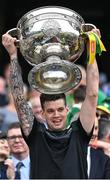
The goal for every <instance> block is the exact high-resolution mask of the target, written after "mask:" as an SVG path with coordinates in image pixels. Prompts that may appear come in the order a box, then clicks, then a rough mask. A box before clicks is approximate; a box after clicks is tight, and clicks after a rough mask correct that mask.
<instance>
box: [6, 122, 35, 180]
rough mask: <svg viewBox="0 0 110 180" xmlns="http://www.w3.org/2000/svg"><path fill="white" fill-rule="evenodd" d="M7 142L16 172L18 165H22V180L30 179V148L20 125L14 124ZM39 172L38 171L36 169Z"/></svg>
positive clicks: (9, 131) (10, 128)
mask: <svg viewBox="0 0 110 180" xmlns="http://www.w3.org/2000/svg"><path fill="white" fill-rule="evenodd" d="M7 140H8V144H9V147H10V152H11V157H12V160H13V163H14V167H15V170H16V166H17V164H18V163H19V162H20V163H22V164H23V165H22V167H21V169H20V170H21V180H24V179H26V180H29V179H30V157H29V148H28V146H27V144H26V142H25V141H24V139H23V136H22V133H21V129H20V125H19V123H12V124H11V125H10V126H9V128H8V131H7ZM36 170H37V169H36Z"/></svg>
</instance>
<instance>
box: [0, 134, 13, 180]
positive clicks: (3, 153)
mask: <svg viewBox="0 0 110 180" xmlns="http://www.w3.org/2000/svg"><path fill="white" fill-rule="evenodd" d="M0 179H2V180H3V179H10V180H13V179H15V170H14V165H13V161H12V160H11V159H10V148H9V145H8V142H7V139H6V134H4V133H2V132H1V133H0Z"/></svg>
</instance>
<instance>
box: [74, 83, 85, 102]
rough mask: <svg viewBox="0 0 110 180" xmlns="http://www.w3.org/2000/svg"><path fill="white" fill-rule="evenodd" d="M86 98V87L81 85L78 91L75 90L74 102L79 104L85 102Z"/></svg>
mask: <svg viewBox="0 0 110 180" xmlns="http://www.w3.org/2000/svg"><path fill="white" fill-rule="evenodd" d="M85 97H86V86H85V85H80V86H79V87H78V88H77V89H75V90H74V100H75V101H78V102H83V101H84V100H85Z"/></svg>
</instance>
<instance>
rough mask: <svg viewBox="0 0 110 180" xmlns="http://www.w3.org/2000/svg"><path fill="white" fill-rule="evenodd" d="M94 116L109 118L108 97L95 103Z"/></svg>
mask: <svg viewBox="0 0 110 180" xmlns="http://www.w3.org/2000/svg"><path fill="white" fill-rule="evenodd" d="M96 116H97V117H98V119H100V117H103V118H108V119H109V118H110V102H109V100H108V98H106V99H105V100H103V101H102V102H101V103H100V104H98V105H97V111H96Z"/></svg>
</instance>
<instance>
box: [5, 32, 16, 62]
mask: <svg viewBox="0 0 110 180" xmlns="http://www.w3.org/2000/svg"><path fill="white" fill-rule="evenodd" d="M16 40H17V39H16V38H15V37H12V36H10V35H9V34H8V33H5V34H4V35H2V44H3V46H4V47H5V49H6V50H7V52H8V53H9V56H10V59H14V58H16V57H17V47H16V45H15V42H16Z"/></svg>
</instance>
